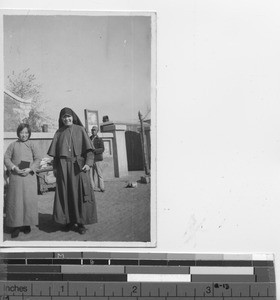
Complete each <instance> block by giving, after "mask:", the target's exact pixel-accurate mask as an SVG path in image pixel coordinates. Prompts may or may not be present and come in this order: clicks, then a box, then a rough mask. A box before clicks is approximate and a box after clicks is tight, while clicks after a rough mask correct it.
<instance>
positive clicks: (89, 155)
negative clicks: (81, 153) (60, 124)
mask: <svg viewBox="0 0 280 300" xmlns="http://www.w3.org/2000/svg"><path fill="white" fill-rule="evenodd" d="M93 162H94V154H93V152H92V151H91V150H89V151H87V153H86V161H85V164H86V165H88V166H89V167H92V166H93Z"/></svg>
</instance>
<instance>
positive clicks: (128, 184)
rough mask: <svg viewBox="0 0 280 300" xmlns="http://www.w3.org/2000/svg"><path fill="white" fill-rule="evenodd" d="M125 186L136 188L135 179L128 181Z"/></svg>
mask: <svg viewBox="0 0 280 300" xmlns="http://www.w3.org/2000/svg"><path fill="white" fill-rule="evenodd" d="M126 187H127V188H136V187H137V182H135V181H130V182H128V183H127V186H126Z"/></svg>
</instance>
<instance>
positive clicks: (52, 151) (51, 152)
mask: <svg viewBox="0 0 280 300" xmlns="http://www.w3.org/2000/svg"><path fill="white" fill-rule="evenodd" d="M57 140H58V132H56V133H55V135H54V137H53V140H52V142H51V145H50V147H49V150H48V153H47V154H48V155H49V156H52V157H55V156H56V144H57Z"/></svg>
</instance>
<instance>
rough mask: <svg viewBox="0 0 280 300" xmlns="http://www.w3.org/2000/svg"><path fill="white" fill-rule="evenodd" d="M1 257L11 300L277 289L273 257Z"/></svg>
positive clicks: (243, 294) (253, 293) (239, 294)
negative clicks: (18, 298) (19, 299)
mask: <svg viewBox="0 0 280 300" xmlns="http://www.w3.org/2000/svg"><path fill="white" fill-rule="evenodd" d="M0 257H1V261H0V263H1V265H0V270H1V271H2V272H1V273H2V274H1V276H2V277H1V278H2V279H3V280H1V281H0V293H1V294H3V295H7V297H10V300H13V299H12V297H20V298H21V299H23V300H25V299H36V300H37V298H38V300H45V299H44V297H45V298H46V297H50V298H49V299H52V300H58V299H60V300H63V299H66V298H67V299H69V300H72V299H75V300H76V299H79V300H90V298H92V297H94V299H97V298H96V297H98V298H100V299H112V300H114V299H115V300H117V299H118V298H120V299H122V298H124V299H127V300H128V299H139V300H142V299H145V298H146V297H148V298H149V297H150V298H149V299H150V300H151V299H152V298H155V299H158V300H160V299H167V300H169V299H172V300H175V298H178V299H182V297H183V298H184V297H187V298H188V300H191V299H195V300H201V299H209V300H210V298H211V299H212V300H214V299H229V298H232V299H235V298H236V299H239V300H243V299H244V298H246V299H248V298H250V299H253V300H262V299H264V298H265V299H267V300H272V299H275V292H276V287H275V272H274V263H273V257H272V256H271V255H218V254H217V255H211V254H208V255H206V254H205V255H204V254H199V255H193V254H163V253H161V254H156V253H152V254H151V253H140V254H137V253H127V254H126V253H98V252H97V253H94V252H93V253H87V252H81V253H78V252H59V253H52V254H51V253H46V255H45V256H44V254H43V253H37V254H34V253H1V254H0ZM221 258H222V259H221ZM36 295H37V296H36ZM0 296H2V295H0ZM3 297H4V296H3ZM34 297H35V298H34ZM36 297H37V298H36ZM69 297H70V298H69ZM86 298H87V299H86ZM15 299H16V298H15ZM0 300H2V299H1V298H0Z"/></svg>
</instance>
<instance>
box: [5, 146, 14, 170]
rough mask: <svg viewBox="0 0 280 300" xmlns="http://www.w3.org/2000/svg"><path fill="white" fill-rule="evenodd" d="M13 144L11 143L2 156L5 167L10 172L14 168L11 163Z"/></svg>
mask: <svg viewBox="0 0 280 300" xmlns="http://www.w3.org/2000/svg"><path fill="white" fill-rule="evenodd" d="M14 145H15V144H14V143H11V144H10V145H9V146H8V148H7V150H6V152H5V155H4V164H5V166H6V168H7V169H8V170H9V171H11V170H12V167H13V166H14V163H13V162H12V156H13V153H14Z"/></svg>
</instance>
